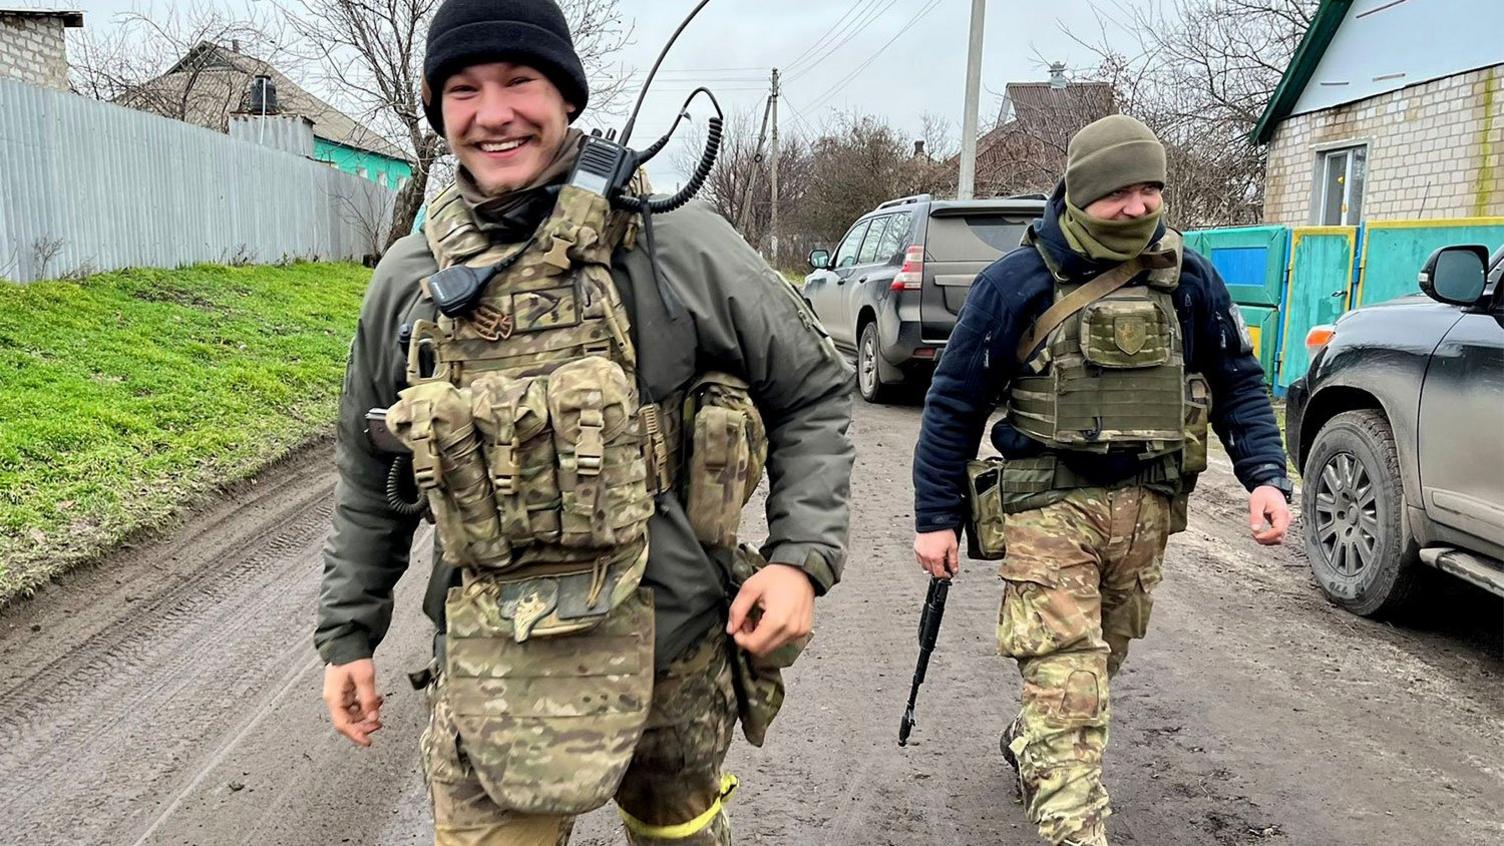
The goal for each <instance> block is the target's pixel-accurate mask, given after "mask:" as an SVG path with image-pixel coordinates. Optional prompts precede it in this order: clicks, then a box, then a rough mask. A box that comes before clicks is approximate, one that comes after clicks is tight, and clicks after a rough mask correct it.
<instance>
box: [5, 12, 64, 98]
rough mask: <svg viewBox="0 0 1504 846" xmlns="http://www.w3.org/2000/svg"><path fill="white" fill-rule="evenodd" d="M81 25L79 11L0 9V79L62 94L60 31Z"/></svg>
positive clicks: (62, 72) (61, 35) (62, 66)
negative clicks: (29, 84)
mask: <svg viewBox="0 0 1504 846" xmlns="http://www.w3.org/2000/svg"><path fill="white" fill-rule="evenodd" d="M83 25H84V13H83V12H61V11H44V10H39V9H0V77H3V78H6V79H19V80H21V81H22V82H29V83H31V84H32V85H42V86H46V87H48V88H60V89H63V90H65V91H66V90H67V89H68V51H67V47H66V45H65V43H64V40H63V30H65V29H74V28H78V27H81V26H83Z"/></svg>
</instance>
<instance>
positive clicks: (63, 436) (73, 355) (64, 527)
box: [0, 263, 371, 603]
mask: <svg viewBox="0 0 1504 846" xmlns="http://www.w3.org/2000/svg"><path fill="white" fill-rule="evenodd" d="M370 276H371V272H370V271H369V270H368V269H366V268H363V267H360V266H359V265H353V264H311V263H298V264H292V265H287V266H267V267H217V266H197V267H190V268H184V269H179V270H150V269H138V270H127V271H121V272H115V273H105V274H100V275H97V276H92V277H89V278H87V279H84V280H82V281H79V282H38V283H34V284H32V285H29V286H17V285H9V284H0V603H3V602H4V601H6V600H8V599H10V598H13V597H15V596H17V595H22V594H26V593H28V592H30V591H31V590H33V589H35V588H36V587H37V586H38V585H40V584H42V583H43V582H44V581H46V580H47V579H48V578H49V577H51V576H53V575H55V574H57V573H59V572H61V571H63V570H65V569H67V568H68V567H70V566H72V565H74V564H77V563H79V562H81V561H86V560H89V559H91V558H95V557H97V556H99V555H100V554H101V553H103V552H106V551H108V550H109V549H111V548H112V547H114V546H115V545H117V544H118V543H119V542H120V541H122V540H123V539H125V538H127V537H129V536H131V535H133V534H135V533H137V532H140V531H142V530H147V529H150V528H152V527H154V526H156V525H159V524H160V523H162V522H163V521H164V520H167V519H169V518H170V517H171V516H172V515H173V514H174V513H175V512H176V511H177V510H178V509H179V508H180V507H181V506H182V505H184V504H186V503H188V502H190V501H191V500H192V499H194V498H195V497H196V496H199V495H201V494H202V493H204V492H205V491H207V490H211V489H213V488H214V487H217V486H219V485H223V484H225V483H228V482H232V481H235V480H237V479H242V478H245V477H247V476H249V475H251V474H253V473H255V472H256V471H257V470H259V469H261V468H263V467H265V466H266V465H268V464H269V463H271V462H273V461H276V460H277V459H279V458H282V457H284V456H285V455H287V454H288V453H289V452H291V451H292V450H294V449H296V448H297V447H298V446H299V445H301V444H304V443H307V442H308V441H309V440H311V439H314V438H317V437H320V436H323V435H326V434H328V433H329V432H330V431H332V426H333V420H334V418H335V407H336V404H337V402H338V396H339V389H340V384H341V380H342V376H343V372H344V363H345V356H346V351H347V348H348V345H349V339H350V336H351V333H352V332H353V331H354V327H355V320H356V317H357V315H358V313H359V309H360V301H361V297H362V295H363V294H364V291H365V287H366V284H367V283H368V282H369V281H370Z"/></svg>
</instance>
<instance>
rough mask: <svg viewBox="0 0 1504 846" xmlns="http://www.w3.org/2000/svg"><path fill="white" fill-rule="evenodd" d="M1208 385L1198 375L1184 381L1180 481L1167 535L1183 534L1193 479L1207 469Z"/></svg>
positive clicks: (1194, 486) (1209, 418)
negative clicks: (1183, 432) (1183, 439)
mask: <svg viewBox="0 0 1504 846" xmlns="http://www.w3.org/2000/svg"><path fill="white" fill-rule="evenodd" d="M1211 396H1212V394H1211V386H1210V385H1209V384H1208V383H1207V381H1206V378H1205V377H1203V376H1202V375H1201V374H1199V373H1192V374H1189V375H1187V376H1186V380H1185V447H1184V448H1183V449H1182V450H1181V453H1180V478H1179V480H1178V482H1177V484H1176V491H1175V496H1173V497H1171V499H1170V534H1172V535H1173V534H1176V533H1179V532H1183V531H1185V529H1186V526H1187V525H1189V523H1190V499H1191V493H1192V492H1193V491H1195V490H1196V477H1197V475H1198V474H1200V473H1202V472H1203V471H1205V470H1206V450H1207V440H1208V438H1209V437H1210V435H1209V433H1208V427H1209V426H1210V423H1211V411H1212V399H1211Z"/></svg>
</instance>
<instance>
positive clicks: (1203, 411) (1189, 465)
mask: <svg viewBox="0 0 1504 846" xmlns="http://www.w3.org/2000/svg"><path fill="white" fill-rule="evenodd" d="M1211 416H1212V391H1211V385H1210V384H1208V383H1207V381H1206V378H1205V377H1204V376H1202V375H1201V374H1200V373H1192V374H1189V375H1188V376H1186V379H1185V447H1184V449H1183V451H1182V452H1181V459H1180V474H1181V475H1182V476H1185V475H1192V476H1194V475H1195V474H1197V473H1201V472H1203V471H1205V470H1206V447H1207V429H1208V427H1209V425H1210V423H1211Z"/></svg>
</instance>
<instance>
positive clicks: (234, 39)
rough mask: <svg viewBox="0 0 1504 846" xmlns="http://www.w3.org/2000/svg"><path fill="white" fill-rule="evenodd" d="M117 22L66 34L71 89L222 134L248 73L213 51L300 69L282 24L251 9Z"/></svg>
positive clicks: (194, 9) (148, 12) (202, 6)
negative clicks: (222, 49)
mask: <svg viewBox="0 0 1504 846" xmlns="http://www.w3.org/2000/svg"><path fill="white" fill-rule="evenodd" d="M115 23H116V25H115V26H114V27H113V28H104V27H100V28H93V27H91V28H88V29H81V30H76V31H74V30H70V31H69V33H70V35H69V37H70V39H72V43H71V45H70V48H69V83H70V85H71V86H72V88H73V90H74V91H75V92H77V93H79V94H82V95H84V96H86V97H92V98H95V99H98V100H107V101H111V102H117V103H120V104H121V105H123V106H128V107H130V108H133V109H139V110H141V111H147V112H152V113H153V114H158V115H161V116H163V117H168V118H172V119H174V120H181V121H185V122H188V123H195V124H199V125H202V126H207V127H208V128H210V129H214V130H217V131H220V132H223V131H224V130H225V126H224V120H225V115H227V114H228V113H229V112H232V111H235V110H236V109H237V108H238V107H239V105H240V102H241V98H242V97H243V96H244V95H245V85H244V69H242V68H231V67H227V66H226V65H225V64H224V61H223V57H222V56H221V55H219V54H218V53H217V51H216V50H215V49H214V48H218V47H228V48H230V49H232V50H234V51H235V52H236V53H241V52H244V54H245V55H248V56H253V57H255V58H256V59H257V60H259V61H262V62H269V63H273V64H277V65H279V66H280V67H281V68H282V69H283V70H284V71H288V70H293V66H294V65H295V59H294V57H293V56H291V55H290V54H288V53H287V51H286V49H285V44H286V41H287V38H286V27H285V25H284V22H283V20H282V18H281V17H280V16H278V15H275V14H270V13H268V12H266V11H264V10H257V9H255V8H254V7H252V8H251V9H250V10H249V11H248V12H247V13H246V16H245V17H233V16H230V15H227V14H226V13H225V12H224V11H223V10H221V9H219V8H217V7H215V6H211V5H208V4H206V3H203V2H195V3H193V4H191V5H187V6H179V5H170V6H168V7H167V9H166V11H164V12H158V11H157V10H154V9H152V8H151V7H147V8H145V9H144V10H140V11H133V12H125V13H122V14H120V15H118V16H116V18H115ZM75 32H76V33H77V34H76V35H75V34H73V33H75Z"/></svg>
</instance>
